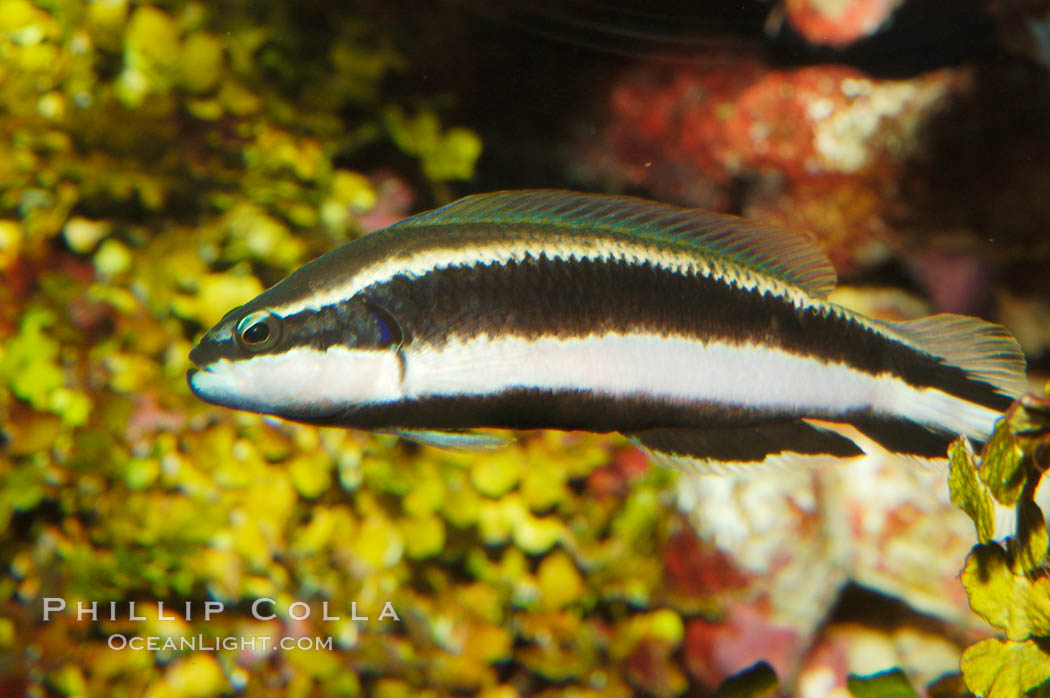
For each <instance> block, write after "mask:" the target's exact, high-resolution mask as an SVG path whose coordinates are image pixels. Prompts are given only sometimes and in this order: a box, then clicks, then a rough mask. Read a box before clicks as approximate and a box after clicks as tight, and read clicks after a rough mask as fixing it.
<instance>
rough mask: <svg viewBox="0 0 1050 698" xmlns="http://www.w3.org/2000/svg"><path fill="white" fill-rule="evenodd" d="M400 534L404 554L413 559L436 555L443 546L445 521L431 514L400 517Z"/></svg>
mask: <svg viewBox="0 0 1050 698" xmlns="http://www.w3.org/2000/svg"><path fill="white" fill-rule="evenodd" d="M400 525H401V536H402V538H403V539H404V541H405V555H407V556H408V557H409V558H411V559H413V560H420V559H422V558H427V557H432V556H434V555H437V554H438V553H440V552H441V551H442V549H443V548H444V547H445V522H444V520H443V519H441V518H440V517H437V516H433V515H424V516H413V517H410V518H406V519H402V520H401V522H400Z"/></svg>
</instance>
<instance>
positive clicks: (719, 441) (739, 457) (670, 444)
mask: <svg viewBox="0 0 1050 698" xmlns="http://www.w3.org/2000/svg"><path fill="white" fill-rule="evenodd" d="M629 436H631V437H632V438H634V439H636V440H637V441H638V442H639V443H640V444H641V445H642V446H645V447H646V448H648V449H649V450H650V451H655V452H658V453H661V454H663V455H667V456H671V457H684V458H695V459H697V460H710V461H721V462H723V463H749V462H753V463H761V462H762V461H764V460H765V459H766V458H768V457H769V456H774V455H777V454H780V453H798V454H802V455H809V456H815V455H828V456H835V457H838V458H850V457H853V456H860V455H863V454H864V452H863V451H862V450H861V449H860V448H858V447H857V445H856V444H854V443H853V442H852V441H850V440H849V439H847V438H845V437H842V436H839V435H838V434H833V433H831V432H828V431H823V430H821V429H817V428H816V427H812V426H810V425H809V424H806V423H805V422H802V421H798V420H795V421H790V422H772V423H769V424H755V425H752V426H747V427H741V428H738V429H651V430H649V431H642V432H636V433H633V434H630V435H629Z"/></svg>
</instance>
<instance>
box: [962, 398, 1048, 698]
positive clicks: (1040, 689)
mask: <svg viewBox="0 0 1050 698" xmlns="http://www.w3.org/2000/svg"><path fill="white" fill-rule="evenodd" d="M1047 388H1048V394H1050V385H1048V386H1047ZM1048 467H1050V400H1048V399H1040V398H1037V397H1034V396H1026V397H1024V398H1022V399H1021V400H1019V401H1018V402H1017V403H1015V404H1014V406H1013V407H1011V409H1010V410H1009V411H1008V412H1007V413H1006V415H1005V416H1004V417H1003V418H1002V419H1001V420H1000V421H999V423H998V425H997V426H996V430H995V433H994V435H993V436H992V439H991V441H990V442H989V443H988V445H987V447H986V448H985V451H984V457H983V458H982V459H981V461H980V464H978V463H977V459H976V457H975V456H974V453H973V451H972V450H971V449H970V447H969V444H968V443H967V442H966V441H965V440H959V441H957V442H956V443H955V444H953V445H952V449H951V472H950V475H949V482H950V486H951V493H952V502H953V503H954V504H955V505H956V506H958V507H959V508H960V509H962V510H963V511H964V512H966V514H967V515H968V516H969V517H970V518H971V519H972V520H973V522H974V525H975V526H976V528H977V537H978V541H979V543H978V544H977V545H976V546H975V547H974V548H973V550H972V551H971V553H970V555H969V557H968V558H967V560H966V566H965V568H964V569H963V572H962V582H963V585H964V586H965V587H966V593H967V595H968V596H969V598H970V607H971V608H973V610H974V611H975V612H976V613H977V614H979V615H980V616H981V617H982V618H983V619H984V620H985V621H987V622H988V623H989V624H990V625H991V626H993V627H994V628H995V629H996V630H998V631H999V632H1001V633H1002V634H1003V635H1004V636H1005V638H995V637H992V638H988V639H985V640H982V641H980V642H978V643H977V644H975V645H972V646H971V647H969V648H967V650H966V651H965V652H964V653H963V657H962V673H963V678H964V680H965V682H966V686H967V687H968V688H969V689H970V690H971V691H972V692H974V693H975V694H977V695H979V696H985V697H986V698H1006V697H1007V696H1010V697H1013V696H1022V695H1044V694H1045V693H1046V688H1047V682H1048V681H1050V550H1048V544H1050V538H1048V536H1047V529H1046V519H1045V517H1044V515H1043V512H1042V511H1041V510H1040V508H1039V506H1038V505H1037V504H1036V503H1035V492H1036V489H1037V487H1038V485H1039V481H1040V479H1041V478H1042V476H1043V473H1044V472H1045V471H1046V470H1047V468H1048ZM993 503H994V504H998V505H1001V506H1006V507H1013V510H1014V513H1015V516H1016V529H1015V534H1014V535H1013V536H1010V537H1008V538H1007V539H1006V540H1005V541H1003V542H1002V543H999V542H996V541H995V540H994V539H993V536H994V522H993V510H994V504H993Z"/></svg>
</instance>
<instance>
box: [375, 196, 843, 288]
mask: <svg viewBox="0 0 1050 698" xmlns="http://www.w3.org/2000/svg"><path fill="white" fill-rule="evenodd" d="M478 223H490V224H493V223H495V224H513V223H518V224H522V223H525V224H530V225H546V226H552V227H556V228H563V229H577V230H591V231H595V232H614V233H620V234H629V235H638V236H642V237H656V238H662V239H665V240H674V241H677V242H681V243H686V244H690V245H692V246H694V247H696V248H697V249H698V250H699V251H701V252H707V253H710V254H713V255H718V256H721V257H724V258H727V259H728V260H731V261H733V262H735V263H737V264H740V265H742V266H745V267H749V268H751V269H753V270H755V271H759V272H763V273H765V274H769V275H771V276H775V277H777V278H778V279H780V280H782V281H785V282H787V283H789V284H792V285H794V286H798V287H800V288H802V289H803V290H805V291H806V292H807V293H809V294H810V295H812V296H815V297H824V296H825V295H827V293H828V292H829V291H830V290H831V289H832V288H834V287H835V280H836V277H835V269H834V268H833V267H832V266H831V262H830V261H828V258H827V256H825V254H824V252H823V251H822V250H821V249H820V248H819V247H818V246H817V245H816V244H815V243H814V242H813V241H812V240H810V239H809V238H808V237H805V236H804V235H799V234H796V233H789V232H787V231H783V230H778V229H776V228H768V227H765V226H761V225H757V224H755V223H751V222H749V221H747V220H744V219H743V218H738V217H736V216H730V215H726V214H721V213H713V212H711V211H703V210H700V209H690V208H680V207H678V206H671V205H670V204H662V203H656V202H653V201H646V200H645V199H638V198H634V197H630V196H613V195H608V194H581V193H578V192H570V191H559V190H555V189H536V190H524V191H503V192H495V193H492V194H476V195H474V196H468V197H466V198H464V199H460V200H459V201H455V202H453V203H451V204H448V205H447V206H443V207H441V208H439V209H435V210H433V211H428V212H426V213H421V214H419V215H417V216H412V217H411V218H406V219H405V220H403V221H401V222H399V223H396V224H394V226H391V227H394V228H397V227H421V226H429V225H456V224H458V225H466V224H478Z"/></svg>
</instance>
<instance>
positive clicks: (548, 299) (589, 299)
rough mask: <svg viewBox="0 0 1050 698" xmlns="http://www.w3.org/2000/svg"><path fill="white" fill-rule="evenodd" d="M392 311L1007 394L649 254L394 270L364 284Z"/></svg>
mask: <svg viewBox="0 0 1050 698" xmlns="http://www.w3.org/2000/svg"><path fill="white" fill-rule="evenodd" d="M366 292H367V294H368V296H369V298H372V299H375V301H376V302H378V303H380V304H381V305H382V306H383V307H384V308H386V309H388V310H389V311H390V312H391V313H392V314H393V315H394V316H395V317H396V318H397V321H398V323H399V324H400V325H401V327H402V329H403V330H404V331H405V334H406V338H410V339H415V340H418V341H426V342H432V343H437V344H441V343H443V342H445V341H448V340H449V339H455V338H459V339H468V338H471V337H474V336H477V335H479V334H488V335H490V336H500V335H516V336H524V337H537V336H555V337H571V336H585V335H589V334H594V333H599V334H600V333H606V332H620V333H638V332H651V333H654V334H675V335H683V336H688V337H695V338H697V339H698V340H702V341H704V340H721V341H728V342H733V343H739V344H748V345H765V346H770V347H777V348H781V349H784V350H786V351H789V352H792V353H795V354H799V355H803V356H810V357H816V358H819V359H822V360H825V361H834V362H839V363H843V364H846V365H849V366H852V367H854V368H856V369H858V370H860V371H864V372H867V373H869V374H872V375H875V374H878V373H881V372H884V371H889V372H892V373H893V374H895V375H897V376H900V377H901V378H902V379H903V380H905V381H906V382H907V383H909V384H911V385H913V386H917V387H931V388H939V389H941V390H943V391H945V392H947V393H950V394H952V395H955V396H957V397H960V398H962V399H964V400H968V401H970V402H974V403H976V404H979V405H983V406H985V407H989V408H992V409H995V410H1003V409H1005V408H1006V407H1007V406H1008V405H1009V404H1010V398H1008V397H1005V396H1002V395H1000V394H999V393H998V391H997V390H996V388H995V387H994V386H992V385H990V384H988V383H985V382H983V381H978V380H974V379H973V378H971V377H970V376H969V375H968V374H967V373H966V372H965V371H964V370H962V369H960V368H958V367H956V366H952V365H949V364H945V363H942V362H940V361H938V360H936V359H935V358H933V357H931V356H928V355H926V354H923V353H922V352H919V351H917V350H915V349H914V348H912V347H911V346H909V345H907V344H903V343H901V342H897V341H894V340H892V339H890V338H888V337H886V336H885V335H883V334H880V333H879V332H876V331H875V330H872V329H870V328H868V327H865V326H864V325H862V324H860V323H858V322H856V321H854V320H852V319H851V318H850V317H849V316H848V315H845V314H840V313H828V312H826V311H825V310H824V309H822V308H820V307H810V308H803V309H799V308H798V307H796V306H795V305H794V304H793V303H792V302H791V300H790V299H788V298H784V297H780V296H776V295H773V294H771V293H761V292H756V291H752V290H748V289H743V288H739V287H737V286H734V285H731V284H730V283H727V282H725V281H721V280H718V279H712V278H709V277H704V276H700V275H697V274H686V273H678V272H675V271H671V270H666V269H661V268H659V267H657V266H655V265H654V264H652V263H650V262H641V263H634V262H627V261H624V260H604V261H601V260H574V261H566V260H561V259H549V258H547V257H545V256H540V257H538V258H535V259H529V260H527V261H523V262H510V263H507V264H502V265H501V264H490V265H481V264H479V265H476V266H473V267H451V268H443V269H438V270H435V271H432V272H429V273H427V274H424V275H421V276H419V277H416V278H411V279H410V278H408V277H406V276H397V277H394V278H393V279H391V280H390V281H387V282H384V283H379V284H375V285H373V286H371V287H369V288H368V289H367V290H366Z"/></svg>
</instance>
